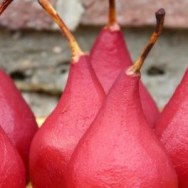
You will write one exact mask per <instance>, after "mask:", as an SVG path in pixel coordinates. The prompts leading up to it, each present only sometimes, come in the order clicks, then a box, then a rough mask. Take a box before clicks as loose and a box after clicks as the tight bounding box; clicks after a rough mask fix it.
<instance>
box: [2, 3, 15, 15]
mask: <svg viewBox="0 0 188 188" xmlns="http://www.w3.org/2000/svg"><path fill="white" fill-rule="evenodd" d="M12 1H13V0H3V2H2V3H1V5H0V15H1V14H2V13H3V12H4V10H5V9H6V8H7V7H8V6H9V4H10V3H12Z"/></svg>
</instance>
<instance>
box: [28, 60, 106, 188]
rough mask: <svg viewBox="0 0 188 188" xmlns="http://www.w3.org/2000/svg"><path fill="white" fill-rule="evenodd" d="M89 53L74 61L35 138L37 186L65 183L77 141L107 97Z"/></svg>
mask: <svg viewBox="0 0 188 188" xmlns="http://www.w3.org/2000/svg"><path fill="white" fill-rule="evenodd" d="M87 61H88V60H87V57H86V56H81V57H80V59H79V61H78V62H77V63H71V67H70V72H69V77H68V81H67V84H66V87H65V90H64V93H63V94H62V97H61V99H60V101H59V103H58V105H57V107H56V108H55V110H54V111H53V113H52V114H51V115H50V116H49V117H48V118H47V120H46V121H45V123H44V124H43V125H42V127H41V129H40V130H39V131H38V132H37V134H36V136H35V137H34V139H33V142H32V145H31V152H30V172H31V180H32V184H33V186H34V188H45V187H48V188H54V187H55V188H62V187H64V172H65V168H66V166H67V163H68V162H69V159H70V157H71V155H72V152H73V150H74V148H75V147H76V145H77V143H78V141H79V140H80V138H81V137H82V135H83V134H84V133H85V131H86V130H87V129H88V127H89V126H90V124H91V122H92V121H93V119H94V117H95V116H96V114H97V112H98V110H99V108H100V106H101V105H102V102H103V99H104V97H105V94H104V91H103V89H102V87H101V86H100V84H99V82H98V81H97V79H96V76H95V73H94V72H93V70H92V68H91V67H90V64H89V63H88V62H87Z"/></svg>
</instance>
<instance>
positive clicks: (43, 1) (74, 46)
mask: <svg viewBox="0 0 188 188" xmlns="http://www.w3.org/2000/svg"><path fill="white" fill-rule="evenodd" d="M38 2H39V4H40V5H41V6H42V7H43V8H44V10H45V11H46V12H47V13H48V14H49V15H50V16H51V18H52V19H53V20H54V22H55V23H56V24H57V25H58V26H59V28H60V29H61V32H62V33H63V34H64V35H65V37H66V39H67V40H68V42H69V45H70V47H71V50H72V56H73V60H74V61H75V62H76V61H77V60H78V59H79V57H80V56H81V55H82V54H83V52H82V50H81V49H80V47H79V45H78V43H77V42H76V40H75V38H74V36H73V35H72V33H71V32H70V30H69V29H68V27H67V26H66V24H65V23H64V21H63V20H62V19H61V17H60V16H59V14H58V13H57V12H56V10H55V9H54V8H53V7H52V5H51V4H50V3H49V1H48V0H38Z"/></svg>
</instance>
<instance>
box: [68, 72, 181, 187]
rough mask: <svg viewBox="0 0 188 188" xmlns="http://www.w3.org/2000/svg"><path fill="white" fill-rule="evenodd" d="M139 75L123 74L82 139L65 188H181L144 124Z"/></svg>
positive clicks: (72, 161)
mask: <svg viewBox="0 0 188 188" xmlns="http://www.w3.org/2000/svg"><path fill="white" fill-rule="evenodd" d="M139 79H140V77H139V76H138V75H133V76H128V75H126V74H125V73H124V72H123V73H122V74H121V75H120V76H119V78H118V80H117V81H116V83H115V84H114V85H113V87H112V89H111V90H110V92H109V95H108V96H107V98H106V100H105V102H104V103H103V106H102V108H101V109H100V111H99V113H98V115H97V117H96V119H95V120H94V122H93V123H92V125H91V126H90V128H89V129H88V131H87V132H86V134H85V135H84V136H83V137H82V139H81V140H80V142H79V144H78V146H77V147H76V150H75V152H74V153H73V155H72V158H71V161H70V163H69V165H68V170H67V176H66V178H67V179H66V181H67V186H66V188H86V187H87V188H109V187H112V188H138V187H139V188H149V187H152V188H177V187H178V186H177V177H176V174H175V171H174V169H173V167H172V165H171V163H170V162H169V160H168V157H167V155H166V154H165V152H164V149H163V147H162V145H161V143H160V142H159V141H158V139H157V138H156V136H155V135H154V133H153V131H152V129H150V128H149V127H148V124H147V123H146V120H145V117H144V114H143V111H142V109H141V103H140V99H139V93H138V92H137V91H138V87H139Z"/></svg>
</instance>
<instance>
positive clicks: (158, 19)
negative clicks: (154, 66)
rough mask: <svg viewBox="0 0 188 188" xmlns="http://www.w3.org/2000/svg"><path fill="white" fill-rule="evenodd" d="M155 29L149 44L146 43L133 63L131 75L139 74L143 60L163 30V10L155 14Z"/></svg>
mask: <svg viewBox="0 0 188 188" xmlns="http://www.w3.org/2000/svg"><path fill="white" fill-rule="evenodd" d="M155 16H156V27H155V30H154V32H153V33H152V35H151V37H150V39H149V42H148V43H147V45H146V47H145V48H144V50H143V52H142V53H141V55H140V57H139V58H138V60H137V61H136V62H135V63H134V65H133V66H132V68H131V71H132V72H133V73H139V72H140V69H141V67H142V65H143V63H144V60H145V59H146V57H147V56H148V54H149V52H150V50H151V49H152V47H153V46H154V44H155V43H156V41H157V39H158V38H159V36H160V34H161V32H162V30H163V26H164V18H165V10H164V9H163V8H161V9H159V10H158V11H157V12H156V13H155Z"/></svg>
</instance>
